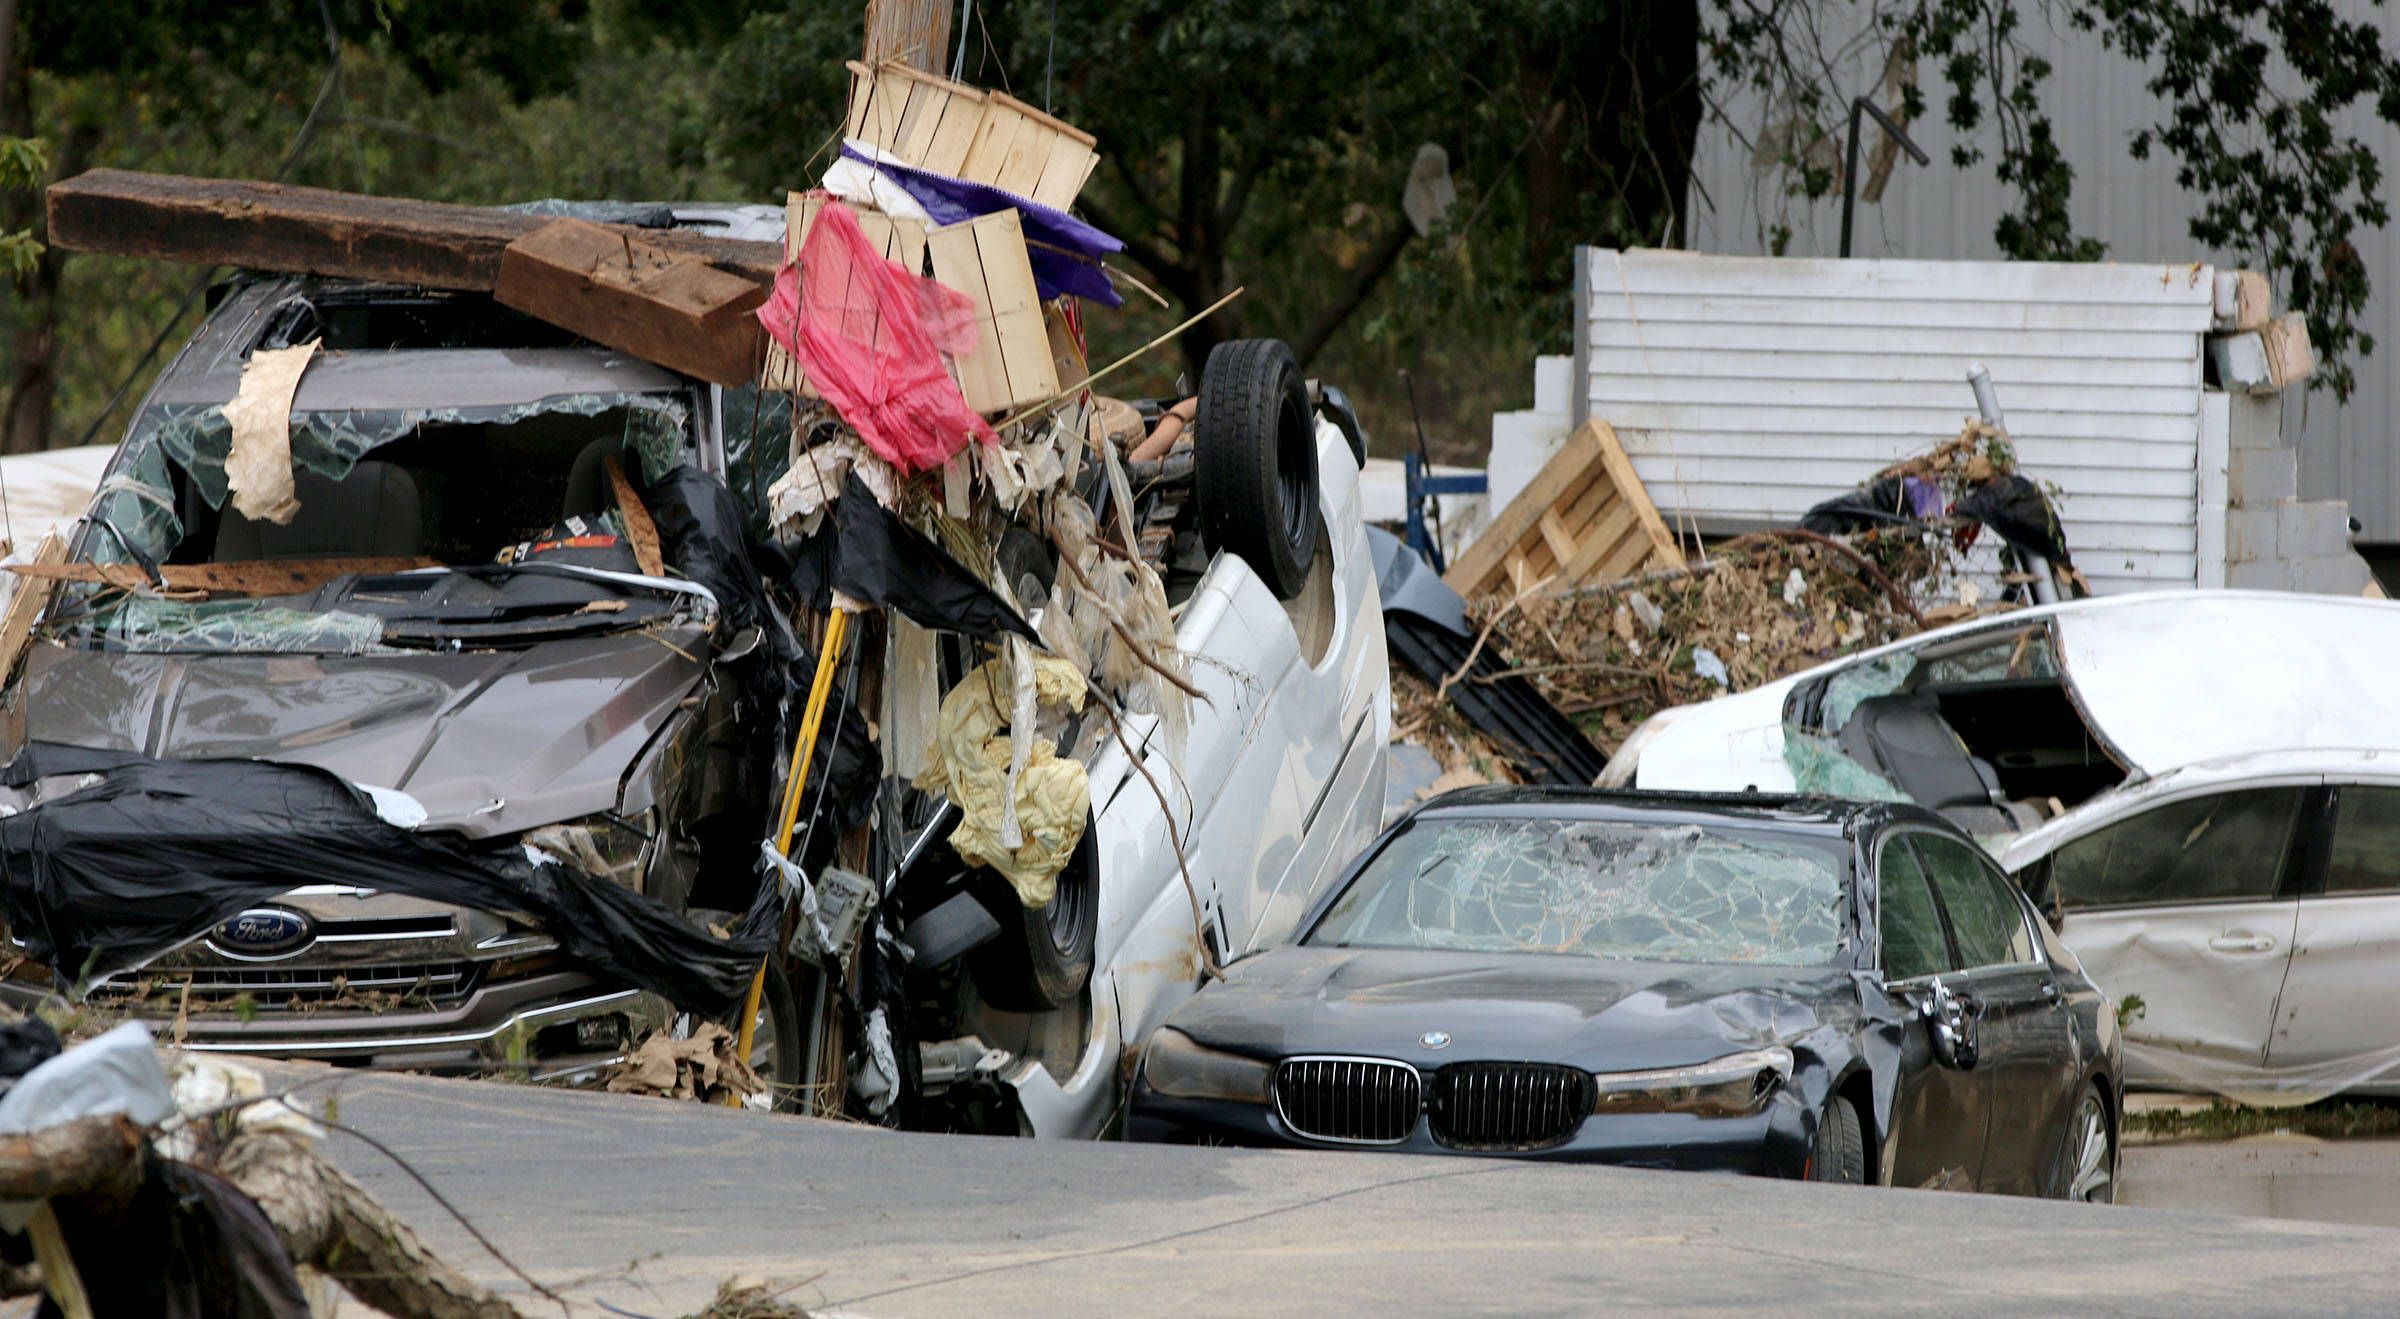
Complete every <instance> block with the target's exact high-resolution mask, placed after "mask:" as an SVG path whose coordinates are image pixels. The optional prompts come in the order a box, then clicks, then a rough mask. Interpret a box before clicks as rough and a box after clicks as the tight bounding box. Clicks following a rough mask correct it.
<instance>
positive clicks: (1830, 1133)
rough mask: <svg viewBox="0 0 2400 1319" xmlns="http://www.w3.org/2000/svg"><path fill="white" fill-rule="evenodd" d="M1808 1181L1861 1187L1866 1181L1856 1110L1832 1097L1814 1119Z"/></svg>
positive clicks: (1864, 1151)
mask: <svg viewBox="0 0 2400 1319" xmlns="http://www.w3.org/2000/svg"><path fill="white" fill-rule="evenodd" d="M1808 1180H1810V1181H1812V1182H1844V1183H1847V1184H1849V1185H1851V1186H1863V1185H1865V1184H1866V1180H1867V1137H1866V1131H1865V1129H1864V1128H1863V1127H1861V1126H1860V1125H1859V1121H1858V1110H1857V1109H1856V1108H1854V1107H1852V1106H1851V1103H1850V1101H1849V1100H1847V1099H1844V1098H1842V1097H1841V1096H1840V1095H1835V1096H1834V1097H1833V1098H1831V1099H1828V1100H1826V1101H1825V1111H1824V1112H1823V1113H1822V1114H1820V1115H1818V1117H1817V1147H1816V1150H1815V1152H1813V1153H1812V1154H1811V1155H1810V1156H1809V1160H1808Z"/></svg>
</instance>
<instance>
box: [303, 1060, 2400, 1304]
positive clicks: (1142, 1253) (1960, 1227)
mask: <svg viewBox="0 0 2400 1319" xmlns="http://www.w3.org/2000/svg"><path fill="white" fill-rule="evenodd" d="M276 1074H277V1075H278V1077H279V1078H288V1077H290V1076H292V1075H294V1074H295V1073H294V1071H293V1070H291V1069H283V1068H278V1069H276ZM337 1113H338V1117H339V1120H340V1121H342V1122H343V1123H344V1124H346V1125H351V1126H355V1127H358V1128H361V1129H363V1130H365V1131H368V1132H371V1133H372V1134H374V1135H375V1136H376V1137H378V1138H379V1139H381V1140H382V1141H384V1142H385V1143H387V1144H389V1145H391V1146H392V1147H393V1148H394V1149H395V1150H396V1151H398V1152H399V1153H400V1154H401V1155H402V1156H404V1157H405V1158H406V1159H408V1161H409V1162H410V1163H411V1164H412V1165H414V1166H415V1168H416V1169H417V1170H418V1171H419V1172H420V1173H422V1174H423V1175H424V1176H425V1177H426V1178H427V1179H428V1180H429V1181H430V1182H431V1183H432V1184H433V1185H434V1186H436V1187H438V1188H440V1190H441V1191H442V1193H443V1195H444V1196H445V1197H446V1198H448V1199H449V1200H451V1201H452V1202H453V1203H455V1204H456V1205H457V1206H458V1207H459V1208H460V1209H461V1210H463V1211H464V1212H465V1213H466V1214H467V1215H468V1216H470V1217H471V1218H472V1219H473V1220H474V1222H475V1223H476V1225H477V1226H478V1227H480V1228H481V1229H482V1230H483V1231H484V1232H485V1233H487V1234H488V1235H489V1236H491V1237H492V1238H493V1239H494V1240H495V1241H496V1242H497V1243H498V1245H499V1246H500V1248H501V1249H502V1250H504V1251H505V1252H507V1253H508V1255H509V1256H510V1257H511V1258H512V1259H514V1260H515V1261H516V1262H517V1263H518V1264H519V1265H520V1266H522V1267H523V1268H525V1269H526V1270H527V1271H528V1272H530V1273H531V1274H533V1275H534V1276H535V1277H537V1278H540V1279H542V1280H543V1281H544V1282H545V1283H548V1284H549V1285H551V1286H553V1287H556V1288H557V1289H559V1290H560V1291H561V1292H563V1293H564V1294H566V1295H567V1296H569V1297H570V1298H572V1299H573V1300H574V1301H575V1302H577V1305H576V1309H577V1311H578V1312H579V1313H607V1312H608V1311H606V1310H603V1309H601V1308H600V1304H599V1303H602V1302H605V1303H606V1304H607V1305H609V1306H613V1307H615V1310H616V1312H618V1313H633V1314H639V1315H655V1316H669V1315H680V1314H683V1313H685V1312H687V1311H689V1310H691V1309H694V1308H697V1307H698V1306H699V1305H700V1304H701V1303H702V1302H703V1301H705V1299H706V1298H707V1296H708V1295H709V1294H710V1293H711V1292H712V1291H713V1290H714V1289H715V1286H716V1284H717V1282H718V1281H719V1280H720V1279H722V1278H724V1277H727V1276H729V1275H737V1274H738V1275H755V1276H762V1277H769V1278H776V1279H783V1280H805V1281H804V1283H803V1285H801V1286H800V1287H799V1288H798V1289H797V1290H795V1291H794V1292H793V1293H792V1298H793V1299H795V1300H797V1301H799V1302H801V1303H802V1304H804V1305H806V1306H808V1307H809V1308H810V1309H811V1310H812V1311H816V1312H819V1313H824V1312H828V1311H831V1312H838V1313H846V1314H853V1315H919V1314H924V1315H935V1314H939V1315H950V1314H959V1313H974V1314H1029V1315H1030V1314H1039V1315H1043V1316H1045V1319H1056V1316H1059V1315H1061V1314H1096V1313H1106V1314H1122V1315H1148V1314H1161V1313H1167V1312H1171V1311H1173V1312H1190V1311H1195V1310H1196V1311H1198V1312H1202V1313H1211V1314H1216V1313H1239V1314H1245V1315H1250V1314H1322V1313H1327V1312H1334V1313H1350V1312H1357V1311H1363V1310H1368V1309H1374V1310H1377V1311H1384V1312H1406V1313H1423V1314H1442V1315H1449V1314H1462V1313H1521V1312H1528V1311H1546V1312H1557V1311H1589V1310H1597V1309H1603V1308H1605V1309H1609V1310H1616V1311H1626V1310H1656V1311H1671V1312H1675V1313H1679V1314H1684V1313H1709V1312H1736V1311H1738V1312H1741V1313H1743V1314H1745V1315H1750V1314H1756V1313H1760V1312H1771V1313H1776V1314H1800V1313H1827V1314H1830V1313H1835V1312H1840V1313H1842V1314H1845V1315H1849V1314H1858V1313H1871V1314H1923V1313H1942V1314H1955V1313H1962V1312H1973V1313H1997V1314H2020V1313H2043V1314H2054V1313H2059V1312H2062V1311H2066V1310H2070V1309H2071V1310H2073V1311H2075V1312H2077V1313H2079V1314H2096V1315H2117V1314H2123V1315H2159V1316H2184V1315H2204V1314H2255V1313H2260V1312H2274V1313H2278V1314H2298V1313H2325V1314H2342V1313H2360V1314H2365V1313H2388V1312H2389V1311H2390V1309H2391V1299H2390V1298H2391V1297H2392V1296H2393V1295H2394V1294H2395V1293H2396V1292H2400V1233H2396V1232H2393V1231H2390V1230H2387V1229H2383V1228H2377V1227H2362V1226H2353V1225H2342V1224H2328V1223H2315V1222H2300V1221H2291V1220H2274V1219H2258V1218H2238V1217H2230V1216H2223V1215H2216V1214H2195V1213H2179V1212H2165V1211H2159V1210H2153V1209H2139V1208H2126V1207H2108V1206H2085V1205H2069V1204H2057V1203H2049V1202H2042V1201H2032V1200H2019V1199H2008V1198H2001V1197H1988V1196H1973V1195H1951V1194H1939V1193H1933V1192H1917V1191H1892V1190H1883V1189H1877V1188H1862V1187H1835V1186H1815V1185H1807V1184H1798V1183H1787V1182H1769V1181H1759V1180H1750V1179H1741V1178H1733V1177H1710V1176H1698V1175H1681V1174H1673V1173H1660V1172H1649V1171H1641V1170H1634V1169H1612V1168H1591V1167H1571V1166H1557V1165H1542V1164H1530V1163H1523V1162H1514V1161H1504V1160H1489V1159H1466V1158H1456V1159H1442V1158H1416V1157H1403V1156H1385V1155H1374V1154H1333V1153H1326V1154H1319V1153H1297V1152H1266V1151H1244V1150H1225V1149H1192V1148H1166V1147H1150V1146H1132V1145H1123V1144H1113V1143H1110V1144H1061V1143H1044V1142H1032V1141H1015V1140H1002V1139H991V1138H977V1137H964V1136H923V1135H904V1134H899V1133H893V1132H887V1131H882V1130H877V1129H871V1128H863V1127H857V1126H850V1125H845V1124H840V1123H831V1122H820V1121H813V1120H809V1119H804V1118H793V1117H780V1116H772V1115H763V1114H751V1113H744V1112H738V1111H734V1110H728V1109H720V1108H706V1107H702V1106H698V1105H693V1104H680V1103H674V1102H671V1101H667V1100H659V1099H648V1098H638V1097H633V1096H621V1095H606V1094H590V1093H577V1092H568V1091H560V1090H551V1089H538V1088H531V1087H524V1086H512V1085H501V1084H492V1083H488V1082H486V1083H478V1082H466V1081H448V1080H440V1079H435V1078H429V1077H413V1076H385V1075H348V1076H347V1077H346V1079H345V1080H344V1081H343V1082H342V1084H341V1086H340V1087H339V1098H338V1108H337ZM330 1148H331V1151H332V1153H333V1155H334V1156H335V1158H336V1159H337V1160H338V1161H339V1162H340V1163H341V1164H342V1165H343V1166H344V1167H346V1168H348V1169H349V1170H350V1171H351V1172H352V1173H353V1174H354V1175H356V1176H357V1177H358V1178H359V1179H360V1180H361V1181H362V1182H364V1183H365V1184H366V1185H367V1186H368V1187H369V1188H370V1189H371V1190H373V1191H374V1192H375V1194H376V1195H377V1196H379V1197H381V1198H382V1199H383V1200H384V1202H385V1203H386V1204H387V1205H389V1206H390V1207H391V1208H393V1209H394V1210H395V1211H397V1212H398V1213H400V1214H402V1215H403V1216H404V1217H406V1218H407V1219H408V1220H409V1221H411V1222H412V1223H414V1224H417V1225H418V1226H419V1227H420V1229H421V1230H422V1231H423V1232H424V1234H425V1235H426V1237H427V1238H428V1239H429V1240H430V1241H431V1242H432V1243H433V1244H434V1245H435V1246H436V1247H437V1248H438V1249H440V1250H442V1251H443V1252H444V1253H445V1254H446V1255H448V1256H449V1257H450V1258H451V1259H452V1260H453V1261H455V1262H457V1263H458V1264H460V1265H461V1266H462V1267H464V1268H465V1269H466V1270H467V1271H468V1272H469V1273H471V1274H473V1275H475V1276H477V1277H479V1278H482V1279H484V1280H486V1281H490V1282H492V1283H494V1284H495V1285H501V1286H503V1288H504V1289H513V1290H514V1291H516V1292H517V1293H518V1294H520V1295H521V1294H523V1291H524V1289H523V1286H522V1284H518V1283H514V1282H513V1281H511V1280H509V1278H508V1275H507V1273H506V1271H505V1270H503V1269H502V1268H501V1267H500V1266H499V1265H498V1264H497V1263H496V1262H495V1261H493V1260H492V1259H491V1258H490V1257H489V1256H487V1255H484V1254H482V1253H481V1252H480V1251H479V1250H478V1248H477V1247H476V1246H475V1245H474V1243H473V1242H472V1240H471V1239H470V1238H469V1237H468V1236H467V1234H466V1233H465V1232H464V1231H463V1230H461V1229H460V1228H459V1227H458V1226H457V1225H456V1224H455V1223H453V1222H450V1221H448V1220H447V1219H446V1217H445V1216H444V1214H443V1212H442V1210H441V1209H440V1208H439V1207H437V1206H436V1205H435V1204H434V1202H433V1201H432V1199H431V1198H430V1197H429V1196H427V1195H426V1193H425V1192H424V1191H423V1190H421V1189H420V1188H418V1187H417V1186H416V1185H415V1184H413V1183H412V1182H411V1181H410V1180H409V1179H408V1177H407V1176H406V1175H405V1174H403V1173H401V1172H400V1171H399V1170H398V1169H396V1168H395V1167H394V1166H393V1165H392V1164H391V1163H390V1162H389V1161H387V1160H385V1159H384V1158H383V1157H382V1156H380V1155H378V1154H376V1153H374V1152H373V1151H371V1150H369V1149H367V1148H366V1147H365V1146H363V1145H362V1144H360V1143H359V1142H357V1141H355V1140H352V1139H350V1138H348V1137H346V1136H342V1135H339V1134H336V1135H334V1136H333V1137H331V1145H330ZM527 1312H528V1313H529V1314H530V1313H541V1312H543V1310H542V1309H538V1308H530V1307H529V1308H528V1311H527Z"/></svg>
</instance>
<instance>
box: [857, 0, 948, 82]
mask: <svg viewBox="0 0 2400 1319" xmlns="http://www.w3.org/2000/svg"><path fill="white" fill-rule="evenodd" d="M953 8H956V2H955V0H867V40H866V45H865V47H864V51H865V54H864V62H865V63H866V65H867V67H868V68H874V67H876V66H877V65H881V64H905V65H907V66H908V67H910V68H912V69H915V70H917V71H918V72H920V73H930V74H933V75H935V76H937V77H938V76H940V75H941V74H942V73H943V71H944V63H945V57H946V56H947V55H948V54H949V52H950V11H951V10H952V9H953Z"/></svg>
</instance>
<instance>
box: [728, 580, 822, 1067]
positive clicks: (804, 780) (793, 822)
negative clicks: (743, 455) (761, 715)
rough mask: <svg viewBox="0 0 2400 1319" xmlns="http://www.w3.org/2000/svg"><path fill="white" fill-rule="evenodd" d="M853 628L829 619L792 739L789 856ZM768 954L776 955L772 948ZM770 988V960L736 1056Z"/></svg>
mask: <svg viewBox="0 0 2400 1319" xmlns="http://www.w3.org/2000/svg"><path fill="white" fill-rule="evenodd" d="M849 631H850V612H849V611H848V610H846V609H835V610H834V611H833V612H832V613H831V614H829V615H827V616H826V619H825V640H824V642H823V643H822V644H821V645H819V646H818V647H817V674H816V678H815V679H814V680H813V681H812V682H810V683H809V686H808V705H807V706H806V707H805V708H804V709H803V710H802V711H801V714H800V735H799V736H798V737H797V738H795V739H794V740H793V742H792V773H791V777H790V778H788V779H786V780H784V785H783V811H782V814H781V816H780V817H779V818H778V819H777V821H776V825H775V850H776V851H778V852H780V853H782V854H783V855H785V856H787V857H788V856H790V855H791V854H792V830H793V829H795V828H796V827H798V825H799V823H800V799H801V795H802V793H803V791H804V790H805V789H806V788H807V787H808V769H809V764H808V762H809V759H810V756H811V755H812V753H814V752H815V751H816V749H817V728H818V726H819V725H821V724H822V723H823V722H824V720H825V701H826V698H827V697H828V696H830V695H831V694H832V692H833V675H834V672H835V671H836V670H837V669H839V668H840V667H841V658H842V642H843V640H844V639H845V638H846V637H847V636H848V634H849ZM767 956H768V957H769V958H772V957H774V956H775V950H774V949H773V948H771V947H770V948H769V949H768V950H767ZM766 992H767V964H766V962H764V961H761V962H760V963H759V964H758V974H756V975H754V976H752V977H750V992H749V993H748V994H747V995H744V996H743V998H742V1020H741V1023H740V1025H738V1026H737V1027H735V1029H734V1056H735V1057H737V1058H739V1059H741V1060H742V1061H743V1062H745V1063H746V1062H749V1061H750V1046H751V1045H752V1043H754V1042H755V1041H756V1040H757V1038H758V1001H759V999H760V997H761V996H763V995H764V994H765V993H766ZM740 1103H741V1101H740V1100H739V1099H737V1098H735V1097H734V1096H733V1095H732V1093H731V1092H728V1093H727V1094H726V1096H725V1104H726V1107H728V1108H733V1107H739V1106H740Z"/></svg>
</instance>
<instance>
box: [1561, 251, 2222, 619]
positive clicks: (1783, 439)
mask: <svg viewBox="0 0 2400 1319" xmlns="http://www.w3.org/2000/svg"><path fill="white" fill-rule="evenodd" d="M1584 268H1585V270H1586V272H1587V276H1586V278H1587V281H1588V282H1587V286H1586V288H1587V293H1588V303H1587V306H1586V307H1585V317H1584V321H1583V325H1582V327H1581V328H1582V332H1583V333H1582V336H1581V337H1582V352H1583V369H1584V380H1585V389H1586V395H1585V402H1586V405H1587V409H1588V412H1589V415H1593V416H1598V417H1602V418H1605V419H1606V420H1607V421H1608V422H1609V423H1610V424H1611V425H1613V426H1615V427H1616V429H1617V432H1618V435H1619V436H1620V437H1621V438H1622V439H1623V440H1624V443H1625V446H1626V450H1627V452H1628V453H1629V454H1630V455H1631V456H1632V458H1633V461H1634V468H1635V470H1636V471H1638V472H1639V473H1640V474H1641V477H1642V480H1643V483H1644V484H1645V485H1647V486H1648V487H1649V489H1650V496H1651V498H1652V499H1653V500H1655V501H1656V502H1657V503H1658V505H1659V507H1660V509H1661V510H1662V511H1663V512H1665V513H1666V514H1667V515H1668V516H1669V517H1670V518H1673V519H1676V520H1678V521H1685V522H1691V523H1697V524H1700V525H1703V526H1720V527H1725V528H1734V527H1741V526H1751V525H1766V524H1784V525H1788V524H1790V523H1791V522H1793V521H1794V520H1796V519H1797V518H1798V517H1799V516H1800V514H1801V513H1803V512H1805V511H1806V510H1807V509H1808V508H1809V507H1810V506H1811V505H1813V504H1815V503H1817V502H1818V501H1820V500H1823V499H1825V498H1827V497H1829V496H1832V495H1834V494H1838V493H1840V492H1841V491H1843V490H1845V489H1848V488H1849V487H1851V486H1854V485H1856V484H1858V483H1859V482H1861V481H1863V480H1865V479H1867V478H1868V477H1870V476H1872V475H1873V474H1874V473H1875V472H1876V471H1877V470H1878V469H1880V468H1882V467H1884V466H1886V465H1888V464H1890V463H1892V462H1895V461H1897V460H1899V459H1902V458H1906V457H1909V456H1911V455H1914V454H1918V453H1922V452H1924V451H1925V450H1927V449H1930V448H1932V447H1933V446H1934V445H1936V444H1938V443H1940V442H1941V441H1943V440H1946V439H1949V438H1950V437H1951V436H1953V435H1956V434H1957V433H1958V431H1959V428H1960V426H1961V425H1962V424H1963V423H1964V422H1965V421H1966V420H1967V419H1969V418H1971V417H1973V416H1974V415H1975V398H1974V394H1973V392H1972V391H1971V390H1970V389H1969V388H1968V386H1967V382H1966V375H1967V370H1968V366H1969V364H1970V363H1973V362H1982V363H1984V364H1985V365H1986V366H1987V367H1988V368H1989V369H1990V370H1991V372H1992V377H1993V384H1994V386H1995V388H1996V389H1997V390H1998V391H1999V396H2000V406H2001V409H2002V411H2003V412H2005V413H2006V415H2007V418H2008V427H2009V433H2010V436H2011V438H2012V439H2013V440H2014V441H2015V444H2016V448H2017V454H2018V458H2019V461H2020V463H2021V465H2022V467H2023V468H2024V470H2025V471H2026V473H2027V474H2028V475H2030V476H2032V477H2033V478H2034V479H2036V480H2040V481H2046V482H2052V483H2055V484H2056V485H2057V486H2058V487H2059V488H2060V490H2061V491H2062V497H2061V499H2060V508H2059V514H2060V519H2061V521H2062V522H2063V524H2064V527H2065V531H2066V534H2067V542H2068V544H2069V545H2070V546H2071V547H2073V549H2074V551H2075V556H2076V562H2077V563H2078V564H2079V565H2080V566H2082V567H2083V569H2084V571H2085V574H2086V575H2087V576H2088V577H2090V578H2091V579H2092V582H2093V584H2094V587H2095V589H2099V590H2104V591H2105V590H2131V589H2138V588H2142V587H2157V586H2164V585H2190V584H2192V582H2193V580H2194V575H2195V573H2196V571H2197V562H2198V561H2197V557H2196V556H2197V554H2198V551H2199V549H2200V546H2199V537H2198V532H2197V523H2196V518H2195V507H2196V504H2197V499H2198V493H2199V487H2198V476H2197V473H2196V459H2197V453H2198V443H2199V428H2200V410H2201V388H2200V380H2201V368H2200V345H2201V336H2202V334H2203V333H2204V332H2205V331H2206V329H2207V327H2208V323H2209V315H2210V301H2211V278H2210V276H2211V272H2210V271H2209V270H2208V269H2207V268H2206V267H2192V266H2188V265H2186V266H2154V265H2147V266H2136V265H2124V266H2088V265H2051V264H2039V263H2030V262H2022V263H2002V262H1948V261H1848V262H1844V261H1825V260H1776V259H1761V258H1739V257H1714V256H1705V255H1700V254H1695V253H1682V252H1625V253H1618V252H1610V251H1601V250H1594V251H1592V252H1590V253H1589V254H1588V255H1587V257H1586V260H1585V263H1584Z"/></svg>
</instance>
